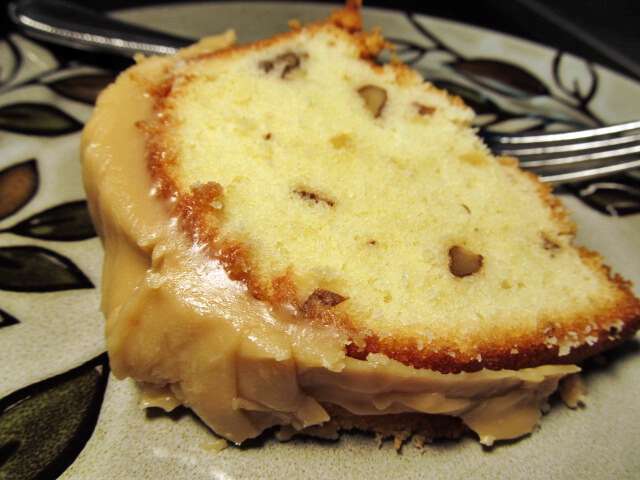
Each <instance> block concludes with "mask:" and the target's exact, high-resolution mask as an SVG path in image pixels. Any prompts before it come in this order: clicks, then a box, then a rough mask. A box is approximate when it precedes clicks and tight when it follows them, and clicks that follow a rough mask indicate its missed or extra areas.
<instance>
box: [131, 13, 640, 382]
mask: <svg viewBox="0 0 640 480" xmlns="http://www.w3.org/2000/svg"><path fill="white" fill-rule="evenodd" d="M359 3H360V2H358V1H353V2H349V4H348V6H347V8H345V9H343V10H340V11H338V12H336V13H334V14H333V15H332V17H331V19H330V20H329V22H321V23H315V24H312V25H311V26H307V27H305V28H307V29H309V30H317V29H320V28H323V27H327V26H329V27H331V25H333V26H334V27H339V28H340V29H343V30H344V31H346V32H348V33H349V34H350V35H347V36H345V38H348V39H350V41H354V42H356V44H357V45H358V47H359V48H360V52H361V56H362V57H363V58H367V59H371V57H372V56H374V55H375V54H377V53H378V51H379V49H380V48H382V47H383V46H384V39H382V37H381V36H380V35H379V34H375V33H374V34H373V35H370V34H365V33H362V32H361V31H360V29H361V24H360V20H359V18H360V16H359V14H358V7H359ZM356 17H357V19H356ZM297 34H298V32H297V31H293V32H287V33H284V34H281V35H278V36H276V37H273V38H271V39H267V40H263V41H259V42H256V43H254V44H250V45H246V46H240V47H234V48H227V49H224V50H221V51H218V52H215V53H206V54H201V55H198V56H196V57H193V58H191V59H189V60H188V61H190V62H194V61H199V60H202V59H203V58H209V57H211V56H212V55H215V56H216V57H226V56H232V55H237V54H239V53H241V52H245V51H248V50H258V49H262V48H265V47H267V46H271V45H273V44H276V43H278V42H282V41H286V40H287V39H289V38H291V37H292V36H294V35H297ZM378 37H379V38H378ZM380 39H382V41H380ZM370 65H371V67H372V69H374V71H379V70H380V68H381V67H380V66H378V65H376V64H375V63H373V62H372V61H371V62H370ZM392 68H394V70H395V71H396V76H397V78H398V79H399V80H400V79H402V81H407V82H410V81H412V80H413V79H414V78H415V76H416V74H415V73H414V72H413V71H412V70H411V69H409V68H408V67H407V66H405V65H402V64H397V63H396V64H394V65H392ZM176 81H177V79H176V78H173V77H172V76H171V74H170V73H168V74H167V78H165V79H163V80H161V81H158V83H157V84H156V85H153V86H150V88H148V92H149V94H150V95H151V96H152V97H153V98H154V100H155V102H154V103H155V110H156V112H157V113H158V114H160V115H156V118H154V119H152V120H151V121H149V122H147V123H145V124H143V125H141V126H140V127H141V130H142V131H143V132H144V134H145V135H146V142H147V162H148V167H149V171H150V173H151V176H152V177H153V179H154V181H155V182H156V184H157V188H158V193H159V195H160V196H161V197H162V198H165V199H173V200H174V201H173V202H170V205H171V214H172V215H174V216H176V217H178V218H179V219H180V221H181V227H182V229H183V230H184V231H185V232H186V234H187V235H189V237H190V238H191V239H192V240H193V241H194V242H198V243H202V244H205V245H208V246H209V247H210V249H209V253H210V254H211V255H212V256H214V257H216V258H217V259H219V260H220V261H221V262H222V263H223V265H224V267H225V269H226V270H227V272H228V273H229V275H230V277H231V278H232V279H234V280H240V281H243V282H245V283H246V284H247V286H248V288H249V291H250V292H251V293H252V295H253V296H254V297H255V298H257V299H259V300H262V301H265V302H269V303H271V304H272V305H273V306H274V307H276V308H280V307H281V306H282V305H283V304H284V305H289V306H293V307H294V308H295V309H297V311H299V312H300V316H301V318H304V319H305V321H310V322H315V323H319V324H323V325H334V326H337V327H339V328H341V329H343V330H344V331H346V332H347V333H348V334H349V335H351V336H352V340H353V343H351V344H350V345H348V346H346V347H345V348H346V350H347V353H348V355H350V356H352V357H355V358H362V359H364V358H366V356H367V355H368V354H369V353H383V354H385V355H387V356H388V357H390V358H392V359H395V360H398V361H400V362H402V363H404V364H406V365H411V366H414V367H416V368H429V369H432V370H436V371H440V372H443V373H450V372H460V371H477V370H480V369H482V368H490V369H503V368H509V369H520V368H525V367H534V366H537V365H542V364H553V363H576V362H580V361H581V360H583V359H584V358H586V357H588V356H591V355H594V354H596V353H598V352H601V351H603V350H606V349H608V348H610V347H612V346H614V345H616V344H618V343H620V342H621V341H623V340H624V339H626V338H629V337H630V336H632V335H633V333H634V332H635V331H636V330H637V329H638V328H639V327H640V301H639V300H638V299H636V298H635V297H634V296H633V294H632V292H631V286H630V284H629V283H628V282H626V281H624V280H622V279H621V278H620V277H617V276H615V277H612V276H611V274H610V272H609V269H608V267H606V266H604V265H603V264H602V261H601V258H600V257H599V255H597V254H595V253H593V252H589V251H588V250H586V249H580V250H579V252H580V254H581V256H582V258H583V260H584V261H585V262H586V263H587V264H589V265H590V266H591V268H592V269H593V270H594V271H597V272H599V273H601V274H602V275H603V276H604V277H606V278H609V279H610V280H612V281H613V283H614V284H615V285H616V286H617V288H618V292H619V294H620V300H619V302H618V303H617V304H616V305H614V306H613V307H611V306H605V307H603V308H602V311H591V312H588V316H587V317H585V318H571V319H558V318H549V319H541V321H540V322H539V324H540V327H539V328H538V330H537V331H534V332H528V333H526V334H519V333H514V334H510V335H505V336H503V338H502V339H496V338H490V339H486V340H484V341H479V342H478V345H477V346H476V347H477V348H476V350H475V351H473V352H464V351H459V350H457V349H456V348H455V347H452V345H455V344H454V343H453V342H448V341H447V339H440V341H438V342H435V343H434V344H431V345H429V348H423V346H422V345H420V342H419V341H418V340H417V339H415V338H411V337H398V336H394V337H392V338H387V337H385V338H382V337H380V336H379V335H377V334H376V333H375V332H361V331H358V329H357V328H355V326H354V322H352V320H351V319H350V318H349V317H348V316H347V315H346V314H345V313H344V312H341V311H339V310H340V309H339V308H336V309H333V308H332V307H328V308H315V307H314V308H305V305H306V302H307V301H308V299H305V298H300V295H299V294H298V292H297V290H296V286H295V282H294V280H293V276H294V274H295V272H293V271H291V270H290V271H288V272H283V273H282V275H280V276H278V277H276V278H274V279H272V280H270V281H269V282H264V281H261V280H259V279H258V278H257V275H255V274H254V273H253V272H254V271H255V269H254V267H253V266H254V262H253V260H252V257H251V251H250V249H248V248H247V247H246V246H245V245H243V244H242V243H239V242H236V243H231V242H228V241H227V242H226V243H223V244H221V243H220V242H219V241H218V239H217V229H218V225H219V224H220V221H222V218H223V213H222V210H215V209H214V208H213V207H212V201H213V200H216V199H218V200H220V201H221V202H222V203H223V202H224V192H223V190H222V187H221V186H220V185H218V184H215V183H211V184H207V185H203V186H199V187H197V188H194V189H192V190H191V192H180V189H179V188H178V186H177V185H176V183H175V181H174V179H173V177H172V174H171V169H172V166H173V165H175V163H176V159H175V154H174V152H172V150H171V148H170V147H169V143H168V142H165V141H164V139H165V138H166V137H165V135H166V134H167V132H170V131H171V130H172V129H173V128H174V127H175V125H173V124H172V122H174V121H175V120H174V119H173V117H172V116H171V115H170V113H171V112H170V109H169V107H168V105H167V101H166V100H167V98H168V97H169V96H170V94H171V92H172V88H173V87H174V82H176ZM180 81H188V79H184V78H180ZM425 88H428V89H431V90H433V89H435V87H433V86H430V85H428V84H425ZM438 91H439V90H438ZM439 92H441V91H439ZM441 94H442V95H445V96H447V97H448V98H449V99H450V100H451V101H452V102H453V103H455V104H461V103H462V101H461V100H460V99H458V98H457V97H451V96H449V95H447V94H446V93H445V92H441ZM498 160H499V161H500V162H501V163H502V164H503V165H504V166H505V168H507V169H510V170H511V174H512V175H516V176H517V175H520V176H522V175H524V176H526V177H527V178H529V179H530V181H532V182H534V184H535V188H536V190H537V192H538V195H539V196H540V198H541V199H542V200H543V201H544V202H545V203H546V204H547V205H548V207H549V210H550V215H551V216H552V218H553V219H554V220H555V222H556V223H557V225H558V227H559V230H560V231H561V232H562V234H565V235H569V236H573V234H574V233H575V225H574V224H573V223H572V222H571V220H570V218H569V215H568V212H567V211H566V209H565V208H564V206H563V205H562V203H561V202H560V200H559V199H557V198H556V197H554V196H553V195H552V193H551V189H550V187H549V186H548V185H545V184H543V183H541V182H540V181H539V180H538V178H537V177H536V176H535V175H533V174H530V173H527V172H523V171H521V170H520V169H519V168H518V167H517V161H516V160H515V159H511V158H507V157H502V158H499V159H498ZM340 295H344V296H348V295H349V292H340ZM559 320H563V321H562V322H559ZM614 324H615V325H616V326H615V329H616V331H615V332H612V331H610V328H611V326H612V325H614ZM569 343H570V344H571V346H573V347H574V348H570V349H568V347H567V346H566V345H568V344H569ZM434 345H436V347H434ZM438 345H439V347H438ZM560 353H561V354H562V355H559V354H560Z"/></svg>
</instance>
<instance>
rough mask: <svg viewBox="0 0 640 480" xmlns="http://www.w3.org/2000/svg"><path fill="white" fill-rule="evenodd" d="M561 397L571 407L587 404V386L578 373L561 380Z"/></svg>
mask: <svg viewBox="0 0 640 480" xmlns="http://www.w3.org/2000/svg"><path fill="white" fill-rule="evenodd" d="M559 392H560V398H562V401H563V402H564V404H565V405H566V406H567V407H569V408H578V407H579V406H583V405H585V404H586V395H587V387H586V386H585V384H584V382H583V381H582V378H581V377H580V375H578V374H574V375H569V376H568V377H567V378H565V379H564V380H562V382H560V388H559Z"/></svg>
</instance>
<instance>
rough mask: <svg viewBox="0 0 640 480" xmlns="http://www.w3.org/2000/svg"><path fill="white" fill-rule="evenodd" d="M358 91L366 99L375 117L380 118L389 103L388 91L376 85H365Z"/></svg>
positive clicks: (367, 105)
mask: <svg viewBox="0 0 640 480" xmlns="http://www.w3.org/2000/svg"><path fill="white" fill-rule="evenodd" d="M358 93H359V94H360V96H361V97H362V99H363V100H364V104H365V106H366V107H367V110H369V111H370V112H371V114H372V115H373V116H374V117H375V118H378V117H379V116H380V114H381V113H382V109H384V106H385V104H386V103H387V91H386V90H385V89H384V88H381V87H377V86H375V85H365V86H364V87H360V88H359V89H358Z"/></svg>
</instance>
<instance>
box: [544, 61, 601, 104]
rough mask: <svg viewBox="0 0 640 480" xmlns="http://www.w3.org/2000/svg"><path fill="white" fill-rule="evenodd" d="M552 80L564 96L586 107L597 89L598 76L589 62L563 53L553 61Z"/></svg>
mask: <svg viewBox="0 0 640 480" xmlns="http://www.w3.org/2000/svg"><path fill="white" fill-rule="evenodd" d="M552 71H553V79H554V81H555V83H556V85H557V86H558V88H560V90H562V91H563V92H564V94H565V95H568V96H569V97H572V98H575V99H576V100H577V102H578V103H579V104H580V105H587V104H588V103H589V102H591V99H592V98H593V97H594V96H595V94H596V91H597V89H598V74H597V73H596V71H595V69H594V68H593V65H592V64H591V62H587V61H586V60H582V59H579V58H576V57H573V56H571V55H567V54H565V53H564V52H558V53H557V54H556V56H555V58H554V59H553V68H552Z"/></svg>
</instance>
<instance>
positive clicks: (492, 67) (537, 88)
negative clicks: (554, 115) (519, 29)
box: [449, 58, 549, 98]
mask: <svg viewBox="0 0 640 480" xmlns="http://www.w3.org/2000/svg"><path fill="white" fill-rule="evenodd" d="M449 66H450V67H451V68H453V69H454V70H455V71H456V72H458V73H460V74H461V75H464V76H465V77H467V78H469V79H471V80H473V81H475V82H476V83H478V84H479V85H482V86H483V87H485V88H488V89H490V90H493V91H494V92H497V93H500V94H502V95H505V96H507V97H517V98H523V97H533V96H538V95H547V94H548V93H549V90H548V89H547V87H546V85H545V84H544V83H542V81H541V80H540V79H538V78H537V77H536V76H535V75H533V74H532V73H530V72H528V71H527V70H525V69H524V68H522V67H520V66H518V65H514V64H512V63H507V62H503V61H500V60H494V59H484V58H477V59H467V60H465V59H461V60H457V61H455V62H452V63H450V64H449Z"/></svg>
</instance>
